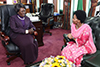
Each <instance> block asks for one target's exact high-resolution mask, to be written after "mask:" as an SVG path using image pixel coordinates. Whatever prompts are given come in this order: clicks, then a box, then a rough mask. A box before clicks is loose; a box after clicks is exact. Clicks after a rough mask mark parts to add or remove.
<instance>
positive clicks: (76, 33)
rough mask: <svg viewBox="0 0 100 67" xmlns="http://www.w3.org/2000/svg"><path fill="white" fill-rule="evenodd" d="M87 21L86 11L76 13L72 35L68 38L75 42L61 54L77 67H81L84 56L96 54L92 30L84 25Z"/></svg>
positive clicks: (69, 43)
mask: <svg viewBox="0 0 100 67" xmlns="http://www.w3.org/2000/svg"><path fill="white" fill-rule="evenodd" d="M85 19H86V13H85V12H84V11H82V10H77V11H76V12H74V17H73V23H72V25H71V33H69V34H68V38H70V39H74V40H75V42H73V41H70V42H68V43H67V46H66V47H64V49H63V50H62V52H61V55H63V56H65V57H66V59H68V60H70V61H72V62H74V63H75V65H76V66H77V67H79V66H81V64H80V63H81V61H82V58H83V55H86V54H93V53H95V52H96V47H95V45H94V42H93V38H92V30H91V28H90V26H89V25H87V24H84V21H85Z"/></svg>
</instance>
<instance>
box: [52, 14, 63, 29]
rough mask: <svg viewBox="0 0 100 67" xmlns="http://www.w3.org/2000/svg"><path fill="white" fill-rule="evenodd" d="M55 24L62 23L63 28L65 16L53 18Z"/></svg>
mask: <svg viewBox="0 0 100 67" xmlns="http://www.w3.org/2000/svg"><path fill="white" fill-rule="evenodd" d="M53 18H54V22H58V23H60V27H61V28H63V25H64V14H59V15H57V16H53Z"/></svg>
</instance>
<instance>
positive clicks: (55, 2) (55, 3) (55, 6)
mask: <svg viewBox="0 0 100 67" xmlns="http://www.w3.org/2000/svg"><path fill="white" fill-rule="evenodd" d="M57 1H58V0H53V3H54V12H57Z"/></svg>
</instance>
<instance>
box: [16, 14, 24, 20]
mask: <svg viewBox="0 0 100 67" xmlns="http://www.w3.org/2000/svg"><path fill="white" fill-rule="evenodd" d="M17 17H18V18H19V19H20V20H25V17H23V18H21V17H19V16H18V15H17Z"/></svg>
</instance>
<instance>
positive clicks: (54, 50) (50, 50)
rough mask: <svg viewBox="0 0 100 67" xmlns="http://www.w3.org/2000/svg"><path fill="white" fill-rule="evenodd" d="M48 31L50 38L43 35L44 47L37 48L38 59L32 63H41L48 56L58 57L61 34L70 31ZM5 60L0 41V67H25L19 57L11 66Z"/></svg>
mask: <svg viewBox="0 0 100 67" xmlns="http://www.w3.org/2000/svg"><path fill="white" fill-rule="evenodd" d="M50 31H51V32H52V36H50V35H49V34H44V36H43V42H44V46H41V47H39V49H38V58H37V60H36V61H35V62H33V63H36V62H38V61H41V60H43V59H44V58H46V57H49V56H50V55H53V56H56V55H60V53H61V47H62V45H64V42H63V34H64V33H69V32H70V30H64V29H59V28H57V29H52V30H50ZM6 60H7V57H6V54H5V49H4V47H3V46H2V44H1V41H0V67H25V65H24V62H23V60H22V59H21V58H19V57H18V58H16V59H15V60H13V61H11V65H7V63H6Z"/></svg>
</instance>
